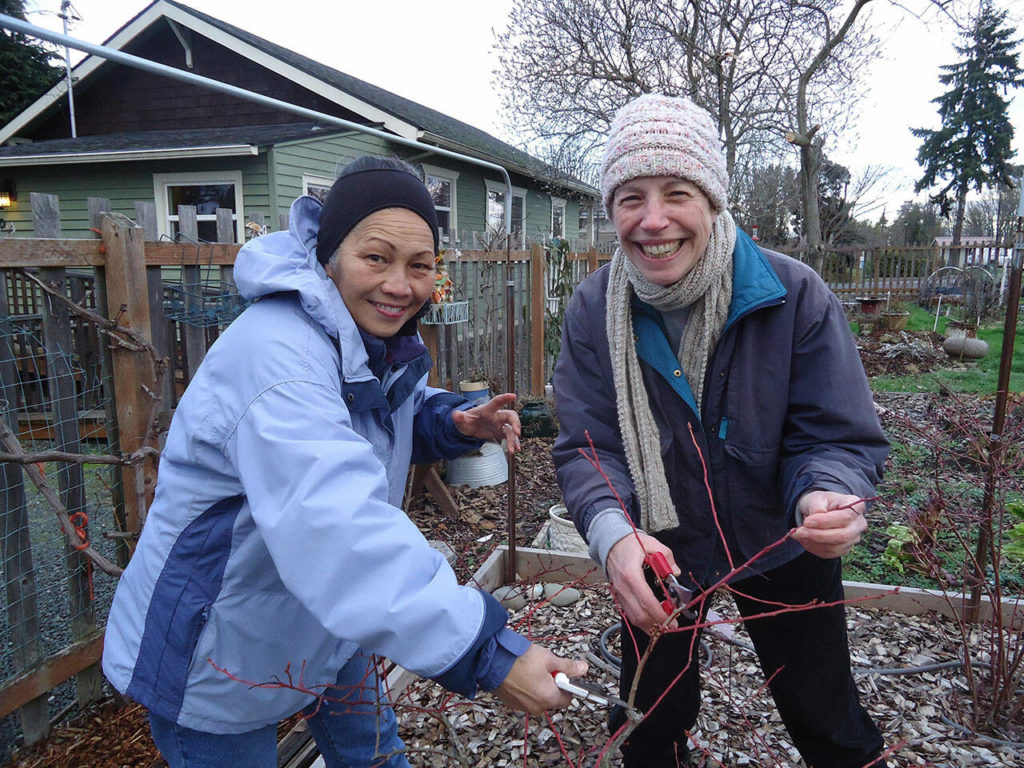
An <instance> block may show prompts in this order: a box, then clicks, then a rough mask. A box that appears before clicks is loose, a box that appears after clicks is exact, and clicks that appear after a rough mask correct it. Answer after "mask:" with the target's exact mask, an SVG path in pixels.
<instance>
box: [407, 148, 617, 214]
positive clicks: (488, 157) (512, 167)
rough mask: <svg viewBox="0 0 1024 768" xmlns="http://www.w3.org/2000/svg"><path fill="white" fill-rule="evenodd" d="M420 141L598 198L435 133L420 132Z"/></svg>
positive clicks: (589, 190) (592, 192)
mask: <svg viewBox="0 0 1024 768" xmlns="http://www.w3.org/2000/svg"><path fill="white" fill-rule="evenodd" d="M420 141H423V142H429V143H431V144H435V145H437V146H438V147H441V148H443V149H451V150H454V151H456V152H461V153H462V154H464V155H470V156H471V157H476V158H479V159H481V160H487V161H489V162H492V163H495V164H496V165H501V166H503V167H504V168H505V170H507V171H515V172H516V173H518V174H521V175H523V176H527V177H529V178H531V179H539V180H541V181H544V182H546V183H548V184H552V185H554V186H557V187H561V188H562V189H569V190H572V191H573V192H577V193H578V194H581V195H585V196H586V197H593V198H598V197H600V193H599V192H598V191H597V190H596V189H593V188H591V187H589V186H588V185H586V184H576V183H573V182H570V181H567V180H564V179H555V178H552V177H550V176H538V175H537V172H536V171H535V170H533V169H531V168H527V167H526V166H525V165H521V164H519V163H512V162H509V161H508V160H506V159H505V158H503V157H496V156H495V155H492V154H491V153H490V152H484V151H482V150H480V149H477V148H476V147H470V146H468V145H466V144H462V143H460V142H458V141H453V140H452V139H449V138H446V137H444V136H439V135H438V134H436V133H431V132H429V131H421V132H420Z"/></svg>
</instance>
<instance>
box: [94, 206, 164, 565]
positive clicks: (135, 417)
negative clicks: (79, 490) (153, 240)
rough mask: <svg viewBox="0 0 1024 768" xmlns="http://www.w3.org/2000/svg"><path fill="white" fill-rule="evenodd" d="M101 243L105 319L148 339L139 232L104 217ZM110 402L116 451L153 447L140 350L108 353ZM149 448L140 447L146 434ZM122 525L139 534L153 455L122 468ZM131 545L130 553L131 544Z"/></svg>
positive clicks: (148, 381)
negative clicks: (111, 385) (114, 413)
mask: <svg viewBox="0 0 1024 768" xmlns="http://www.w3.org/2000/svg"><path fill="white" fill-rule="evenodd" d="M103 245H104V251H105V254H106V264H107V268H106V270H105V277H106V284H107V285H106V293H107V316H108V317H110V318H118V324H119V325H122V326H127V327H129V328H131V329H132V330H134V331H135V332H136V333H137V334H138V335H139V336H140V337H141V338H142V339H144V340H145V341H147V342H148V341H149V293H148V292H147V290H146V261H145V258H146V255H145V250H144V246H143V239H142V229H141V228H140V227H137V226H127V225H124V224H119V223H117V222H115V221H114V220H113V219H112V218H110V217H109V216H105V217H104V218H103ZM112 359H113V369H114V398H115V403H116V405H117V427H118V433H119V435H120V438H121V450H122V451H123V452H124V453H126V454H132V453H134V452H135V451H138V450H139V449H141V448H143V447H152V448H156V440H155V438H153V435H155V430H150V429H149V426H150V424H149V422H150V418H151V417H150V413H151V410H152V408H151V405H152V399H151V398H152V397H153V396H155V393H154V387H155V386H156V382H155V374H154V370H153V365H152V362H151V361H150V360H149V359H148V357H147V356H146V355H145V354H144V353H142V352H136V351H132V350H130V349H123V348H119V347H115V348H114V349H113V351H112ZM147 434H149V435H150V437H151V441H150V445H149V446H143V440H144V439H145V437H146V435H147ZM121 478H122V483H123V485H124V488H125V489H126V493H125V527H126V530H127V531H128V532H131V533H138V532H139V531H140V530H141V529H142V521H143V519H144V517H145V514H146V510H147V509H148V508H149V502H150V501H151V500H152V498H153V488H154V486H155V485H156V463H155V461H154V459H153V457H152V456H146V457H145V459H144V460H142V461H140V462H138V463H136V464H134V465H132V466H126V467H123V468H122V470H121ZM131 547H132V548H133V549H134V542H133V543H132V545H131Z"/></svg>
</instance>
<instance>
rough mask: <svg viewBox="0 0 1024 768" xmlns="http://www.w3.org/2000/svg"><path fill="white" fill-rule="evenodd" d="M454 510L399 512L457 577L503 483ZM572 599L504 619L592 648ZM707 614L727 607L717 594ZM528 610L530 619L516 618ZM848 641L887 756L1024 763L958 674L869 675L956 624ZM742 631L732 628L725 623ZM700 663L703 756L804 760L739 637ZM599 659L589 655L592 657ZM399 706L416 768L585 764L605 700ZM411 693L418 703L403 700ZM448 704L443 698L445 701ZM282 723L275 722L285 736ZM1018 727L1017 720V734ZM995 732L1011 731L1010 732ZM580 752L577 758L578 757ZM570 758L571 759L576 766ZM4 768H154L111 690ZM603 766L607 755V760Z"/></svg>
mask: <svg viewBox="0 0 1024 768" xmlns="http://www.w3.org/2000/svg"><path fill="white" fill-rule="evenodd" d="M921 397H923V396H914V398H912V399H911V398H906V400H907V402H902V399H901V398H899V397H894V398H891V399H888V400H880V402H881V403H883V404H885V405H886V406H887V407H890V408H897V409H900V408H907V409H909V410H914V411H916V410H917V409H918V408H921V410H922V412H924V413H927V411H928V409H927V408H925V407H923V404H921V403H919V402H918V400H919V399H920V398H921ZM551 442H552V441H551V440H550V438H531V439H529V440H526V441H525V445H524V451H523V453H522V454H521V455H520V457H519V459H518V460H517V473H516V479H517V482H516V486H517V488H516V512H515V521H516V523H515V527H516V541H517V542H518V543H519V544H520V545H522V546H527V545H529V544H530V543H531V542H532V541H533V540H534V538H535V537H536V536H537V534H538V533H539V532H540V530H541V528H542V526H543V524H544V523H545V522H546V520H547V510H548V508H549V507H550V506H551V505H552V504H554V503H556V502H558V501H559V500H560V494H559V492H558V489H557V485H556V483H555V480H554V471H553V468H552V467H551V462H550V456H549V451H550V446H551ZM454 495H455V498H456V501H457V502H458V506H459V514H458V516H457V517H454V518H453V517H450V516H445V515H443V514H441V513H440V511H439V508H438V505H437V504H436V501H435V500H433V499H432V498H430V497H429V495H426V494H421V495H420V496H418V497H417V498H415V499H414V500H413V501H412V503H411V506H410V510H409V514H410V517H411V518H412V519H413V520H414V521H415V522H416V523H417V525H419V526H420V528H421V529H422V530H423V531H424V533H425V534H426V536H427V537H428V538H431V539H439V540H442V541H444V542H446V543H447V544H448V545H449V546H450V547H451V548H452V549H453V550H454V551H455V553H456V563H455V570H456V572H457V573H458V575H459V578H460V579H461V580H463V581H467V580H469V578H470V577H471V576H472V574H473V573H474V572H475V571H476V569H477V568H479V566H480V565H481V564H482V563H483V561H484V560H485V559H486V558H487V556H488V555H489V554H490V552H491V551H492V550H493V548H494V546H496V545H497V544H499V543H504V542H505V541H507V531H508V522H507V521H508V512H507V507H508V504H507V496H506V486H505V485H504V484H503V485H501V486H495V487H490V488H480V489H476V490H470V489H468V488H462V489H457V490H456V491H455V493H454ZM582 591H583V597H582V599H581V600H580V601H579V602H577V603H575V604H573V605H571V606H568V607H564V608H554V607H552V606H550V605H544V606H540V607H538V605H537V604H536V603H531V604H529V605H528V606H527V607H526V608H525V609H524V610H523V611H522V612H519V613H518V614H516V616H515V621H517V622H520V623H521V626H523V627H524V629H525V628H526V627H527V626H528V631H529V633H530V635H531V636H532V637H534V638H536V639H538V640H539V641H541V642H543V643H544V644H545V645H548V646H549V647H551V648H553V649H554V650H555V651H556V652H558V653H560V654H562V655H572V656H585V655H587V654H589V655H590V656H589V658H591V659H593V658H594V656H595V655H597V651H595V646H594V641H595V639H596V637H597V636H598V635H599V634H600V633H601V632H602V631H603V630H604V629H606V628H607V627H608V626H610V625H611V624H613V623H614V622H615V621H617V617H616V615H615V614H614V612H613V608H612V606H611V601H610V600H609V599H608V595H607V591H606V590H605V589H604V588H598V587H587V588H583V589H582ZM715 607H716V610H719V611H720V612H721V613H722V614H723V615H726V616H728V615H730V614H729V611H730V609H731V602H730V601H729V600H728V599H727V598H724V599H722V600H721V601H720V604H716V606H715ZM527 619H528V622H529V623H528V625H527V624H526V623H523V622H526V621H527ZM849 624H850V628H851V643H852V651H853V659H854V664H855V667H856V668H858V670H859V671H858V672H857V680H858V684H859V686H860V689H861V691H862V694H863V700H864V702H865V705H866V706H867V708H868V709H869V711H870V712H871V714H872V716H873V717H874V718H875V719H876V721H877V722H878V723H879V725H880V727H881V728H882V730H883V732H884V734H885V737H886V740H887V743H888V744H889V745H890V746H891V747H892V749H893V755H892V756H891V758H890V765H891V766H893V767H894V768H901V767H902V766H935V767H936V768H938V767H939V766H941V767H942V768H945V767H946V766H959V767H961V768H980V767H981V766H989V765H991V766H1010V767H1011V768H1012V767H1017V768H1024V748H1022V747H1021V746H1020V745H1019V744H1000V743H998V742H996V741H993V740H991V739H990V738H987V737H981V736H978V735H975V734H971V733H967V732H964V731H961V730H959V729H958V728H957V727H956V726H955V725H953V723H956V722H958V721H959V722H963V713H962V712H961V711H959V710H960V708H961V707H962V706H963V702H965V701H966V699H965V697H964V696H963V691H964V682H963V675H962V672H961V671H960V670H958V669H956V668H948V669H943V670H940V671H933V672H925V673H921V674H900V675H881V674H877V673H872V672H870V671H869V670H871V669H876V668H906V667H917V666H920V665H922V664H926V663H931V662H945V661H955V660H956V659H957V658H958V656H957V648H958V646H957V644H956V642H955V639H956V631H955V628H954V627H953V625H952V624H950V623H949V622H948V621H946V620H944V619H941V618H939V617H934V616H915V617H908V616H903V615H899V614H892V613H888V612H885V611H880V610H874V609H870V608H868V607H863V606H860V605H858V606H851V607H850V609H849ZM735 637H736V638H737V640H738V641H741V642H742V641H743V639H744V633H743V630H742V627H738V628H737V630H736V633H735ZM708 646H709V648H710V649H711V662H710V663H711V667H710V668H708V669H707V670H705V674H704V679H705V686H704V707H703V710H702V714H701V719H700V721H699V722H698V728H697V730H696V731H695V732H694V734H693V737H694V739H695V741H696V744H697V745H699V746H698V748H697V749H698V751H699V750H700V749H702V748H703V749H705V750H706V752H707V754H706V757H708V762H707V764H708V765H713V766H718V765H722V766H730V767H731V766H798V765H802V763H800V762H799V760H798V759H797V758H796V756H795V752H794V751H793V749H792V746H791V745H790V744H789V741H788V737H787V736H786V733H785V730H784V729H783V728H782V726H781V723H780V721H779V719H778V715H777V714H776V713H775V711H774V707H773V706H772V704H771V701H770V698H769V697H767V695H766V694H765V693H764V692H763V691H762V686H763V678H762V676H761V673H760V670H759V669H758V667H757V663H756V659H755V658H754V657H753V655H752V654H751V653H750V652H749V651H748V650H745V649H744V648H742V647H739V646H737V645H734V644H730V643H727V642H724V641H722V640H719V639H715V638H712V639H711V640H710V641H709V643H708ZM598 658H599V659H600V656H598ZM591 669H592V678H593V680H595V681H604V682H605V683H606V684H607V685H608V686H609V690H610V691H612V692H615V685H614V678H613V676H612V674H611V673H610V672H609V671H608V670H607V669H605V668H604V666H603V665H602V664H599V663H596V662H593V661H592V663H591ZM408 696H409V698H403V700H402V702H401V703H400V705H399V707H398V710H399V713H400V716H401V718H402V735H403V737H404V738H405V739H406V740H407V742H408V746H409V749H410V751H411V754H410V760H411V762H412V764H413V765H415V766H455V765H458V766H462V765H465V766H503V765H510V766H511V765H517V766H524V768H530V767H531V766H537V767H541V766H573V767H576V766H580V765H586V766H588V768H589V766H592V765H594V764H595V762H594V761H595V758H596V754H597V752H598V751H599V750H600V748H601V745H603V744H604V743H605V742H606V741H607V738H608V734H607V731H606V729H605V726H604V722H605V714H606V713H605V710H604V709H603V708H601V707H598V706H596V705H593V704H590V703H587V702H578V701H577V702H575V703H574V705H573V706H572V707H571V708H570V709H568V710H566V711H565V712H562V713H556V714H554V715H552V717H551V720H550V722H549V721H546V720H545V721H543V722H539V721H537V720H536V719H530V720H529V721H527V720H526V719H525V718H524V717H522V716H521V715H514V714H511V713H509V712H507V711H505V710H504V709H503V708H502V707H501V706H500V705H498V703H497V701H496V700H495V699H494V698H493V697H491V696H489V695H483V696H481V697H479V698H478V700H477V701H475V702H465V701H462V700H459V699H458V698H456V699H454V700H450V701H448V703H446V704H443V705H442V704H440V703H439V702H440V701H441V698H440V697H441V692H440V689H439V688H438V687H437V686H436V685H433V684H431V683H428V682H424V681H419V682H417V683H416V684H415V685H413V686H412V687H411V688H410V689H409V694H408ZM410 702H414V703H415V704H416V705H418V706H419V707H422V708H425V710H426V711H424V710H423V709H416V708H415V707H413V706H410ZM452 702H454V703H452ZM289 726H290V724H284V725H283V726H282V728H281V730H280V732H281V733H284V732H285V731H286V730H287V728H288V727H289ZM1019 733H1024V730H1022V731H1019ZM1007 736H1008V738H1007V739H1005V740H1006V741H1018V740H1019V739H1020V737H1019V736H1018V735H1015V734H1008V735H1007ZM584 756H586V757H585V759H583V758H584ZM581 759H582V760H583V762H582V763H581ZM8 765H9V766H10V768H49V767H50V766H67V768H79V767H81V768H159V767H160V766H162V765H163V763H162V761H161V760H160V758H159V756H158V755H157V753H156V750H155V749H154V748H153V746H152V743H151V741H150V738H149V734H148V726H147V725H146V722H145V715H144V712H143V711H142V710H141V708H139V707H138V706H136V705H133V704H131V703H126V702H122V701H116V700H113V699H110V700H107V701H105V702H102V703H101V704H99V705H94V706H93V707H91V708H89V710H87V711H86V712H84V713H82V714H80V715H78V716H77V717H75V718H73V719H71V720H69V721H67V722H66V723H65V724H63V725H61V726H60V727H58V728H56V729H55V731H54V732H53V734H52V735H51V736H50V737H49V738H48V739H46V740H45V741H44V742H43V743H41V744H39V745H36V746H35V747H33V748H30V749H23V750H21V751H20V752H18V753H16V754H15V756H14V757H13V758H12V759H11V761H10V762H9V763H8ZM611 765H613V766H614V765H617V762H615V760H613V761H612V762H611Z"/></svg>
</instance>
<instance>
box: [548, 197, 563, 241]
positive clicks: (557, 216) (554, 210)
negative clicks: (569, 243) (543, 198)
mask: <svg viewBox="0 0 1024 768" xmlns="http://www.w3.org/2000/svg"><path fill="white" fill-rule="evenodd" d="M551 237H557V238H559V239H563V238H565V200H563V199H562V198H560V197H552V198H551Z"/></svg>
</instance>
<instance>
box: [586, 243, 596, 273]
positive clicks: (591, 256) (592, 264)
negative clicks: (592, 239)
mask: <svg viewBox="0 0 1024 768" xmlns="http://www.w3.org/2000/svg"><path fill="white" fill-rule="evenodd" d="M595 272H597V248H596V247H594V246H590V250H589V251H587V274H588V275H592V274H594V273H595Z"/></svg>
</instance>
